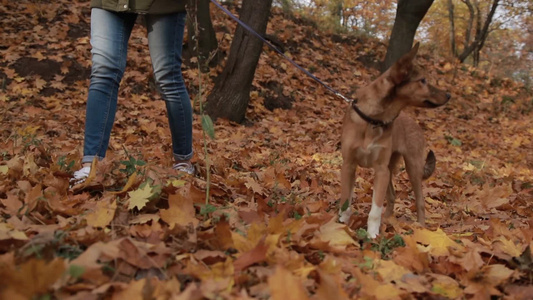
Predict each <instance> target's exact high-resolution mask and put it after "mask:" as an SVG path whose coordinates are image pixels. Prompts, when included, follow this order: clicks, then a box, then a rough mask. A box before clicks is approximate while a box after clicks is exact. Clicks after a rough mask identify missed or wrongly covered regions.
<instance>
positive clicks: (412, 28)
mask: <svg viewBox="0 0 533 300" xmlns="http://www.w3.org/2000/svg"><path fill="white" fill-rule="evenodd" d="M431 4H433V0H398V8H397V9H396V19H395V20H394V26H393V27H392V33H391V37H390V40H389V46H388V48H387V54H386V56H385V61H384V62H383V64H382V68H381V69H382V71H385V70H387V69H388V68H389V67H390V66H392V64H393V63H394V62H395V61H397V60H398V59H400V57H402V55H404V54H405V53H407V52H409V50H411V48H412V46H413V41H414V37H415V33H416V29H417V28H418V25H419V24H420V21H422V19H423V18H424V16H425V15H426V13H427V11H428V9H429V7H430V6H431Z"/></svg>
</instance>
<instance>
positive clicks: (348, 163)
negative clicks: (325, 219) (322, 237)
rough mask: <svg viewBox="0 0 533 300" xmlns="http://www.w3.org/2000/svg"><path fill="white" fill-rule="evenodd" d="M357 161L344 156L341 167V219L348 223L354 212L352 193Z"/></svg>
mask: <svg viewBox="0 0 533 300" xmlns="http://www.w3.org/2000/svg"><path fill="white" fill-rule="evenodd" d="M355 170H356V163H355V162H354V161H353V160H352V159H351V158H350V157H346V156H345V157H344V158H343V163H342V168H341V201H340V211H339V221H340V222H342V223H345V224H347V223H348V221H350V217H351V216H352V214H353V209H352V194H353V185H354V181H355Z"/></svg>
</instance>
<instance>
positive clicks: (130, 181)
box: [112, 172, 137, 194]
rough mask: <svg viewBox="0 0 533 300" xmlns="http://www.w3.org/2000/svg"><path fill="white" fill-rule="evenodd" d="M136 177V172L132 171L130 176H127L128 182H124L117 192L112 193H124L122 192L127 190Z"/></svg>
mask: <svg viewBox="0 0 533 300" xmlns="http://www.w3.org/2000/svg"><path fill="white" fill-rule="evenodd" d="M136 179H137V172H133V173H132V174H131V175H130V177H129V178H128V182H126V184H125V185H124V187H123V188H122V190H120V191H118V192H113V193H112V194H120V193H124V192H126V191H128V190H129V189H130V188H131V187H132V186H133V184H134V183H135V180H136Z"/></svg>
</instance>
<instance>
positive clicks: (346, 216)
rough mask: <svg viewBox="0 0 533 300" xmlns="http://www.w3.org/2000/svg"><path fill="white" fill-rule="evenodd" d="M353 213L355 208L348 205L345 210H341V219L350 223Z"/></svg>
mask: <svg viewBox="0 0 533 300" xmlns="http://www.w3.org/2000/svg"><path fill="white" fill-rule="evenodd" d="M352 214H353V210H352V208H351V207H348V208H347V209H346V210H345V211H341V212H339V221H340V222H341V223H344V224H348V222H349V221H350V217H351V216H352Z"/></svg>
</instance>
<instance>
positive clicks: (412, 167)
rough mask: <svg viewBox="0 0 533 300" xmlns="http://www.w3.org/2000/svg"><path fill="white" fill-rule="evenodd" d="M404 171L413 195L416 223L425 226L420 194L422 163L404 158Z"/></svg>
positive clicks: (423, 203)
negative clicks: (407, 176)
mask: <svg viewBox="0 0 533 300" xmlns="http://www.w3.org/2000/svg"><path fill="white" fill-rule="evenodd" d="M404 160H405V169H406V171H407V175H409V181H411V186H412V188H413V192H414V194H415V203H416V213H417V217H418V223H420V224H421V225H424V224H425V220H426V208H425V201H424V197H423V193H422V177H423V175H424V162H423V161H422V160H417V159H413V158H409V157H404Z"/></svg>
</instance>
